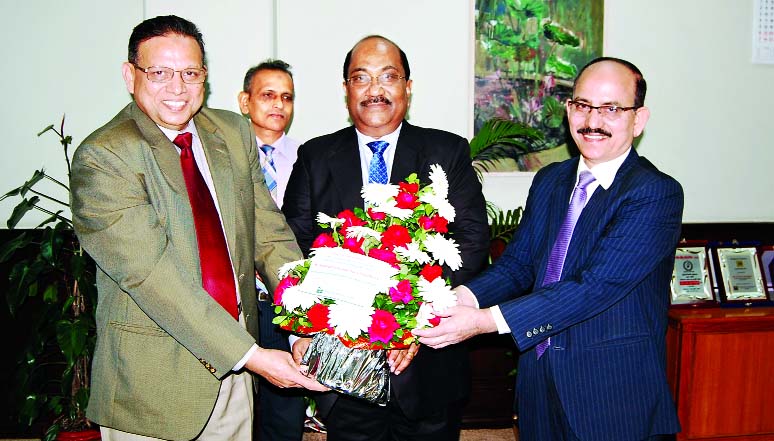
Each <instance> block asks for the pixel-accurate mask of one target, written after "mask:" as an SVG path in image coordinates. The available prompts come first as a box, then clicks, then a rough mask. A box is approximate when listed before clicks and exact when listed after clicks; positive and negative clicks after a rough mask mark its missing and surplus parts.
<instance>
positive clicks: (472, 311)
mask: <svg viewBox="0 0 774 441" xmlns="http://www.w3.org/2000/svg"><path fill="white" fill-rule="evenodd" d="M435 315H436V316H438V317H441V323H440V324H439V325H438V326H436V327H434V328H428V329H417V330H415V331H413V333H414V335H416V336H417V337H419V342H420V343H422V344H426V345H428V346H430V347H431V348H436V349H438V348H443V347H445V346H449V345H453V344H455V343H459V342H461V341H463V340H467V339H469V338H471V337H473V336H476V335H479V334H485V333H487V332H496V331H497V325H496V324H495V321H494V318H493V317H492V313H491V312H490V311H489V309H477V308H474V307H471V306H453V307H451V308H449V309H446V310H444V311H442V312H436V313H435Z"/></svg>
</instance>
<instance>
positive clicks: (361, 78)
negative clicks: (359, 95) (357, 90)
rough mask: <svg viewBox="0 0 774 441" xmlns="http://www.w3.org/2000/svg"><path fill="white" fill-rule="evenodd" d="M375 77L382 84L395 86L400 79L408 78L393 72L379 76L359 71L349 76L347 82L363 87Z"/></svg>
mask: <svg viewBox="0 0 774 441" xmlns="http://www.w3.org/2000/svg"><path fill="white" fill-rule="evenodd" d="M374 78H375V79H376V82H377V83H378V84H380V85H382V86H394V85H395V84H396V83H397V82H398V81H400V80H405V79H406V77H403V76H400V75H398V74H396V73H392V72H385V73H383V74H381V75H377V76H372V75H368V74H365V73H359V74H355V75H352V76H351V77H349V78H347V83H349V84H350V85H351V86H357V87H362V86H367V85H369V84H371V81H372V80H373V79H374Z"/></svg>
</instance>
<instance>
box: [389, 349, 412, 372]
mask: <svg viewBox="0 0 774 441" xmlns="http://www.w3.org/2000/svg"><path fill="white" fill-rule="evenodd" d="M418 351H419V345H418V344H416V343H412V344H411V346H409V347H408V348H407V349H390V350H389V351H387V363H389V365H390V372H392V373H393V374H395V375H400V373H401V372H403V371H404V370H406V368H407V367H408V365H410V364H411V362H412V361H413V360H414V356H415V355H417V352H418Z"/></svg>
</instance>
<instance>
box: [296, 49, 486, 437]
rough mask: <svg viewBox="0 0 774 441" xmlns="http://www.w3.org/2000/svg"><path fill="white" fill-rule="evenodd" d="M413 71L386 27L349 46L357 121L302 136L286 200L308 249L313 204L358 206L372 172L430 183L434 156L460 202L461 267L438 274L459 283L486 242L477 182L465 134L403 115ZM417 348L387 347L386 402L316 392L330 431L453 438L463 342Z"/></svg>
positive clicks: (350, 100) (331, 208) (330, 209)
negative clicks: (414, 121)
mask: <svg viewBox="0 0 774 441" xmlns="http://www.w3.org/2000/svg"><path fill="white" fill-rule="evenodd" d="M410 74H411V72H410V69H409V63H408V59H407V57H406V54H405V53H404V52H403V51H402V50H401V49H400V48H399V47H398V46H397V45H396V44H395V43H393V42H391V41H390V40H388V39H386V38H384V37H381V36H369V37H366V38H364V39H362V40H361V41H359V42H358V43H357V44H356V45H355V46H354V47H353V48H352V50H351V51H350V52H349V53H348V54H347V56H346V58H345V60H344V69H343V76H344V92H345V93H346V99H347V108H348V110H349V115H350V118H351V119H352V122H353V124H354V127H347V128H345V129H342V130H339V131H338V132H335V133H332V134H329V135H325V136H321V137H319V138H315V139H312V140H310V141H309V142H307V143H305V144H304V145H302V146H301V148H300V149H299V151H298V160H297V161H296V164H295V166H294V167H293V172H292V174H291V176H290V181H289V182H288V188H287V190H286V192H285V201H284V205H283V207H282V210H283V212H284V213H285V216H286V217H287V221H288V224H289V225H290V226H291V228H292V229H293V232H294V233H295V234H296V238H297V240H298V243H299V245H300V246H301V250H302V251H303V252H304V253H308V252H309V248H310V246H311V244H312V241H313V240H314V238H315V237H316V236H317V235H318V234H319V233H320V232H322V229H321V228H320V227H319V226H318V225H317V222H316V220H315V217H316V215H317V213H318V212H323V213H327V214H329V215H331V216H335V215H337V214H338V213H339V212H341V211H342V210H344V209H352V208H354V207H363V204H364V203H363V198H362V197H361V195H360V189H361V188H362V186H363V185H364V184H366V183H368V182H381V183H387V182H388V181H389V182H392V183H397V182H399V181H401V180H403V179H405V178H406V177H407V176H408V175H409V174H411V173H417V174H418V176H419V179H420V180H421V181H422V182H424V183H429V182H430V181H429V178H428V174H429V171H430V165H432V164H439V165H440V166H441V167H443V169H444V171H445V172H446V174H447V176H448V179H449V201H450V203H451V204H452V205H453V206H454V208H455V210H456V219H455V221H454V222H453V223H450V224H449V231H450V232H451V233H452V235H453V237H454V239H455V240H456V241H457V243H458V244H459V246H460V251H461V254H462V261H463V267H462V268H461V269H459V270H458V271H455V272H452V271H450V270H449V269H448V268H446V269H445V273H444V276H445V277H450V278H451V280H452V282H453V283H454V284H455V285H456V284H459V283H464V282H465V281H467V280H468V279H470V278H471V277H472V276H473V275H475V274H476V273H477V272H478V271H479V270H480V269H481V268H482V266H483V265H484V262H485V260H486V256H487V252H488V243H489V235H488V226H487V220H486V210H485V204H484V198H483V196H482V194H481V184H480V183H479V182H478V179H477V178H476V174H475V172H474V170H473V167H472V164H471V161H470V153H469V151H470V150H469V146H468V143H467V141H466V140H465V139H464V138H462V137H460V136H457V135H454V134H452V133H448V132H444V131H440V130H433V129H426V128H421V127H417V126H414V125H411V124H409V123H408V122H407V121H405V120H404V118H405V116H406V112H407V110H408V104H409V96H410V94H411V86H412V82H411V79H410ZM369 172H370V173H369ZM308 344H309V339H302V340H299V341H298V342H296V343H295V344H294V346H293V352H294V357H298V356H300V355H301V354H303V352H304V350H305V347H307V346H308ZM417 349H418V348H417V347H416V346H413V347H412V348H410V349H408V350H403V351H390V354H389V359H390V360H391V367H392V371H393V375H391V378H390V382H391V390H390V391H391V396H390V401H389V403H388V404H387V405H386V406H384V407H380V406H377V405H374V404H369V403H367V402H365V401H362V400H358V399H355V398H351V397H348V396H344V395H338V394H333V393H330V394H326V395H325V396H321V397H319V399H318V403H319V404H320V410H321V415H322V416H323V417H324V418H325V422H326V426H327V427H328V441H339V440H402V441H404V440H418V441H419V440H423V441H425V440H456V439H458V437H459V427H460V421H461V410H462V403H461V401H462V400H463V399H464V398H465V396H466V395H467V392H468V389H469V384H468V383H469V373H468V371H469V367H468V360H467V352H466V351H465V348H464V347H462V346H461V345H453V346H450V347H448V348H444V349H442V350H435V349H431V348H427V347H424V348H422V349H421V350H419V351H417ZM412 360H413V362H412Z"/></svg>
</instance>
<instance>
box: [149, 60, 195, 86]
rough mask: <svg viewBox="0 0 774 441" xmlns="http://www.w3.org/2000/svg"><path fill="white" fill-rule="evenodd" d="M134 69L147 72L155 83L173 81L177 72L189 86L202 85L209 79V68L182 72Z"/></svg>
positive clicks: (170, 69)
mask: <svg viewBox="0 0 774 441" xmlns="http://www.w3.org/2000/svg"><path fill="white" fill-rule="evenodd" d="M134 68H135V69H137V70H139V71H142V72H145V76H146V77H148V80H150V81H153V82H154V83H166V82H168V81H170V80H172V77H174V76H175V72H180V78H181V79H182V80H183V82H184V83H187V84H201V83H203V82H204V80H205V79H206V78H207V68H201V69H200V68H198V67H189V68H186V69H182V70H174V69H172V68H171V67H161V66H151V67H146V68H142V67H140V66H138V65H136V64H135V65H134Z"/></svg>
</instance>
